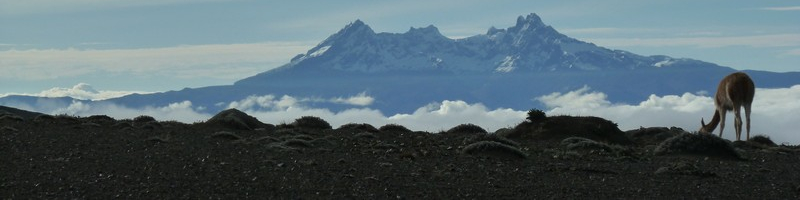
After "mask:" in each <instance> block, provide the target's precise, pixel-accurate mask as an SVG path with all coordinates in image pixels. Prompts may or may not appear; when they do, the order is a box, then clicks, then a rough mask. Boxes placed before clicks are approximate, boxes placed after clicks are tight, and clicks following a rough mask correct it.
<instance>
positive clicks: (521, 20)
mask: <svg viewBox="0 0 800 200" xmlns="http://www.w3.org/2000/svg"><path fill="white" fill-rule="evenodd" d="M546 26H547V25H545V24H544V22H542V18H540V17H539V15H536V13H531V14H529V15H528V16H525V17H523V16H521V15H520V16H519V17H517V24H516V25H514V27H511V28H509V29H508V30H509V31H514V32H516V31H525V30H529V29H536V28H538V27H546Z"/></svg>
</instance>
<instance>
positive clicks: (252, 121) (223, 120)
mask: <svg viewBox="0 0 800 200" xmlns="http://www.w3.org/2000/svg"><path fill="white" fill-rule="evenodd" d="M206 123H212V124H218V125H221V126H224V127H227V128H232V129H237V130H255V129H257V128H264V127H267V125H266V124H264V123H262V122H261V121H258V119H256V118H255V117H253V116H250V115H248V114H246V113H244V112H242V111H239V110H237V109H235V108H231V109H227V110H224V111H222V112H219V113H217V114H216V115H214V117H211V119H208V121H206Z"/></svg>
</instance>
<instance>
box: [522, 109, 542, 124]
mask: <svg viewBox="0 0 800 200" xmlns="http://www.w3.org/2000/svg"><path fill="white" fill-rule="evenodd" d="M525 119H527V120H528V121H530V122H541V121H544V120H545V119H547V115H546V114H545V113H544V111H542V110H539V109H531V110H528V117H526V118H525Z"/></svg>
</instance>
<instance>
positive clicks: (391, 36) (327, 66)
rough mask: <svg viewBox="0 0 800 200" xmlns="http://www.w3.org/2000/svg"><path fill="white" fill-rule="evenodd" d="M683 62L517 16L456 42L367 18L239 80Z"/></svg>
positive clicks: (645, 66)
mask: <svg viewBox="0 0 800 200" xmlns="http://www.w3.org/2000/svg"><path fill="white" fill-rule="evenodd" d="M682 61H684V60H681V59H673V58H669V57H666V56H650V57H645V56H640V55H636V54H633V53H629V52H626V51H620V50H610V49H606V48H603V47H598V46H597V45H594V44H592V43H587V42H583V41H579V40H576V39H573V38H570V37H567V36H565V35H563V34H561V33H559V32H558V31H556V30H555V29H553V28H552V27H550V26H548V25H545V24H544V23H543V22H542V20H541V18H539V16H537V15H536V14H530V15H528V16H526V17H523V16H520V17H519V18H517V23H516V25H515V26H513V27H509V28H507V29H497V28H494V27H492V28H490V29H489V30H488V31H487V33H486V34H481V35H475V36H472V37H468V38H463V39H450V38H447V37H445V36H443V35H442V34H441V33H439V30H438V29H437V28H436V27H434V26H433V25H431V26H428V27H424V28H411V29H410V30H409V31H408V32H406V33H375V31H373V30H372V29H371V28H370V27H369V26H368V25H366V24H364V22H362V21H360V20H356V21H355V22H353V23H350V24H348V25H347V26H345V28H343V29H342V30H340V31H339V32H337V33H336V34H333V35H331V36H330V37H328V39H326V40H325V41H323V42H322V43H320V44H319V45H317V46H316V47H314V48H312V49H310V50H309V51H308V52H307V53H305V54H300V55H297V56H296V57H294V58H293V59H292V60H291V62H290V63H288V64H286V65H284V66H282V67H281V68H279V69H276V70H273V71H268V72H265V73H262V74H260V75H258V76H254V77H250V78H247V79H244V80H241V81H239V82H237V84H260V82H261V81H259V79H264V76H268V75H269V74H280V73H284V72H286V71H295V72H298V71H314V72H319V71H338V72H355V73H398V72H413V73H442V74H448V73H449V74H469V73H481V74H486V73H520V72H522V73H524V72H556V71H600V70H603V71H608V70H636V69H650V68H658V67H664V66H669V65H671V64H675V63H679V62H682Z"/></svg>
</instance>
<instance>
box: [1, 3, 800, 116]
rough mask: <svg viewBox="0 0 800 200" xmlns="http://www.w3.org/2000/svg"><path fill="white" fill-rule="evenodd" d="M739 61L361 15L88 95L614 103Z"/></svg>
mask: <svg viewBox="0 0 800 200" xmlns="http://www.w3.org/2000/svg"><path fill="white" fill-rule="evenodd" d="M734 71H737V70H734V69H733V68H730V67H724V66H719V65H717V64H714V63H709V62H705V61H701V60H695V59H689V58H672V57H669V56H664V55H652V56H642V55H638V54H635V53H631V52H628V51H624V50H612V49H608V48H605V47H601V46H597V45H595V44H593V43H589V42H584V41H580V40H578V39H574V38H571V37H568V36H566V35H564V34H561V33H559V32H558V31H557V30H555V29H554V28H553V27H551V26H549V25H547V24H545V23H544V22H543V21H542V20H541V18H540V17H539V16H538V15H536V14H534V13H531V14H529V15H527V16H519V17H518V18H517V19H516V24H515V25H514V26H512V27H508V28H505V29H498V28H495V27H491V28H489V29H488V30H487V31H486V33H485V34H478V35H475V36H470V37H466V38H460V39H451V38H447V37H445V36H444V35H442V34H441V33H440V32H439V30H438V28H436V26H433V25H429V26H426V27H420V28H414V27H411V28H409V30H408V31H407V32H405V33H376V32H375V31H374V30H373V29H372V28H370V27H369V25H367V24H366V23H364V22H363V21H361V20H355V21H353V22H351V23H349V24H347V25H346V26H345V27H344V28H342V29H341V30H339V31H337V32H336V33H334V34H332V35H331V36H329V37H328V38H326V39H325V40H323V41H322V42H320V43H319V44H318V45H316V46H315V47H313V48H311V49H309V50H308V51H307V52H306V53H303V54H300V55H297V56H295V57H294V58H292V59H291V61H290V62H289V63H287V64H285V65H282V66H280V67H278V68H275V69H271V70H267V71H264V72H261V73H258V74H256V75H254V76H251V77H247V78H244V79H241V80H239V81H236V82H235V83H234V84H232V85H218V86H208V87H201V88H186V89H183V90H179V91H168V92H162V93H154V94H134V95H128V96H124V97H120V98H114V99H108V100H104V101H98V102H90V101H80V102H83V103H86V104H91V103H114V104H118V105H124V106H127V107H132V108H144V107H163V106H168V105H169V104H171V103H176V102H183V101H191V102H192V105H193V106H195V107H198V108H203V109H202V110H203V111H204V112H209V113H216V112H219V111H221V110H223V109H226V108H227V106H228V105H230V103H231V102H234V101H240V100H242V99H245V98H248V97H251V96H263V95H275V96H282V95H288V96H294V97H318V98H323V99H324V98H333V97H342V96H352V95H356V94H361V93H365V94H368V95H369V96H371V97H373V98H374V99H375V101H374V103H373V104H371V105H366V106H365V105H360V106H353V105H340V104H331V103H321V102H320V103H315V104H314V105H313V106H315V107H317V108H327V109H330V110H331V111H341V110H344V109H349V108H363V107H370V108H373V109H377V110H380V111H382V112H384V113H386V114H390V115H391V114H395V113H411V112H413V111H414V110H416V109H418V108H420V107H422V106H424V105H428V104H430V103H434V102H441V101H442V100H463V101H466V102H471V103H482V104H484V105H486V106H487V107H488V108H491V109H493V108H512V109H517V110H527V109H530V108H536V107H538V108H541V107H544V105H541V104H540V103H538V102H536V101H534V100H532V99H535V98H536V97H539V96H542V95H547V94H551V93H553V92H568V91H573V90H577V89H580V88H583V87H586V86H589V87H591V88H592V90H594V91H598V92H603V93H605V94H607V95H608V100H609V101H611V102H614V103H638V102H640V101H642V100H645V99H647V98H648V96H649V95H652V94H655V95H660V96H661V95H675V94H677V95H680V94H683V93H686V92H690V93H703V92H705V93H713V92H714V91H715V89H716V85H717V83H718V81H719V80H720V79H721V78H722V77H724V76H725V75H727V74H729V73H731V72H734ZM747 72H748V73H750V74H752V75H753V79H754V81H755V82H756V86H757V87H789V86H792V85H795V84H800V81H798V80H800V72H788V73H774V72H764V71H755V70H750V71H747ZM19 99H23V100H22V101H20V100H19ZM47 101H51V100H47V99H44V100H43V99H38V100H36V99H34V100H31V99H30V98H19V97H7V98H0V105H3V104H5V105H7V104H9V103H8V102H28V103H29V104H41V105H49V104H47V103H46V102H47ZM57 103H58V104H54V105H61V104H64V103H65V100H59V102H57ZM67 103H68V102H67ZM50 104H53V103H50Z"/></svg>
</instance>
